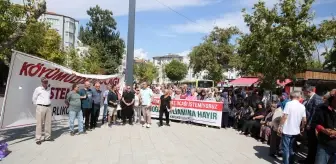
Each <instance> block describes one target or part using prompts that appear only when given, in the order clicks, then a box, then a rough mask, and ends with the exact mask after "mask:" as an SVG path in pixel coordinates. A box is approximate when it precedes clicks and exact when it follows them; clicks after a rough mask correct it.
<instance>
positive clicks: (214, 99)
mask: <svg viewBox="0 0 336 164" xmlns="http://www.w3.org/2000/svg"><path fill="white" fill-rule="evenodd" d="M205 101H213V102H215V101H216V98H215V97H214V94H213V93H211V92H209V93H208V96H207V98H206V100H205Z"/></svg>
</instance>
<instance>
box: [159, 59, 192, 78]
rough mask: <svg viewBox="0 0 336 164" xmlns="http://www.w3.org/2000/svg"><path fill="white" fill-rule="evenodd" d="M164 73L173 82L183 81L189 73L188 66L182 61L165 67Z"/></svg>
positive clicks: (175, 61)
mask: <svg viewBox="0 0 336 164" xmlns="http://www.w3.org/2000/svg"><path fill="white" fill-rule="evenodd" d="M164 71H165V73H166V76H167V77H168V78H169V79H170V80H171V81H181V80H182V79H184V78H185V76H186V75H187V73H188V66H187V65H186V64H184V63H182V62H180V61H177V60H173V61H171V62H170V63H168V64H167V65H166V66H165V69H164Z"/></svg>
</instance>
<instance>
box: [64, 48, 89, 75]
mask: <svg viewBox="0 0 336 164" xmlns="http://www.w3.org/2000/svg"><path fill="white" fill-rule="evenodd" d="M84 63H85V62H84V59H83V58H82V57H80V56H79V54H78V51H77V50H76V49H70V50H68V51H67V52H66V63H65V65H66V67H68V68H71V69H72V70H74V71H76V72H80V73H85V72H86V70H85V67H84Z"/></svg>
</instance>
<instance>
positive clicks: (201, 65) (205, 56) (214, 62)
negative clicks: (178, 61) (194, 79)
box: [189, 27, 240, 81]
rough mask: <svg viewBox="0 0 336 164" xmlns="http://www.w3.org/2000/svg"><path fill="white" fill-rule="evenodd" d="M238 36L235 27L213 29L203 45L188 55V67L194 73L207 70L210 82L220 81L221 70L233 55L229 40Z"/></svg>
mask: <svg viewBox="0 0 336 164" xmlns="http://www.w3.org/2000/svg"><path fill="white" fill-rule="evenodd" d="M238 34H240V32H239V30H238V29H237V28H236V27H230V28H226V29H222V28H218V27H215V28H214V29H213V31H212V32H211V33H210V34H209V35H208V36H206V37H205V38H204V40H203V43H201V44H200V45H198V46H196V47H194V48H193V49H192V51H191V53H190V54H189V57H190V67H191V68H193V71H194V73H199V72H201V71H204V70H207V71H208V72H209V73H210V74H209V75H208V77H209V78H211V80H214V81H220V80H222V78H223V70H224V69H225V68H226V67H227V66H228V64H229V61H230V57H231V56H232V55H233V54H234V53H235V45H233V44H231V43H230V40H231V39H232V37H233V36H234V35H238Z"/></svg>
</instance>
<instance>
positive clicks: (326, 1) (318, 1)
mask: <svg viewBox="0 0 336 164" xmlns="http://www.w3.org/2000/svg"><path fill="white" fill-rule="evenodd" d="M330 3H336V0H316V1H315V3H314V5H324V4H330Z"/></svg>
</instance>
